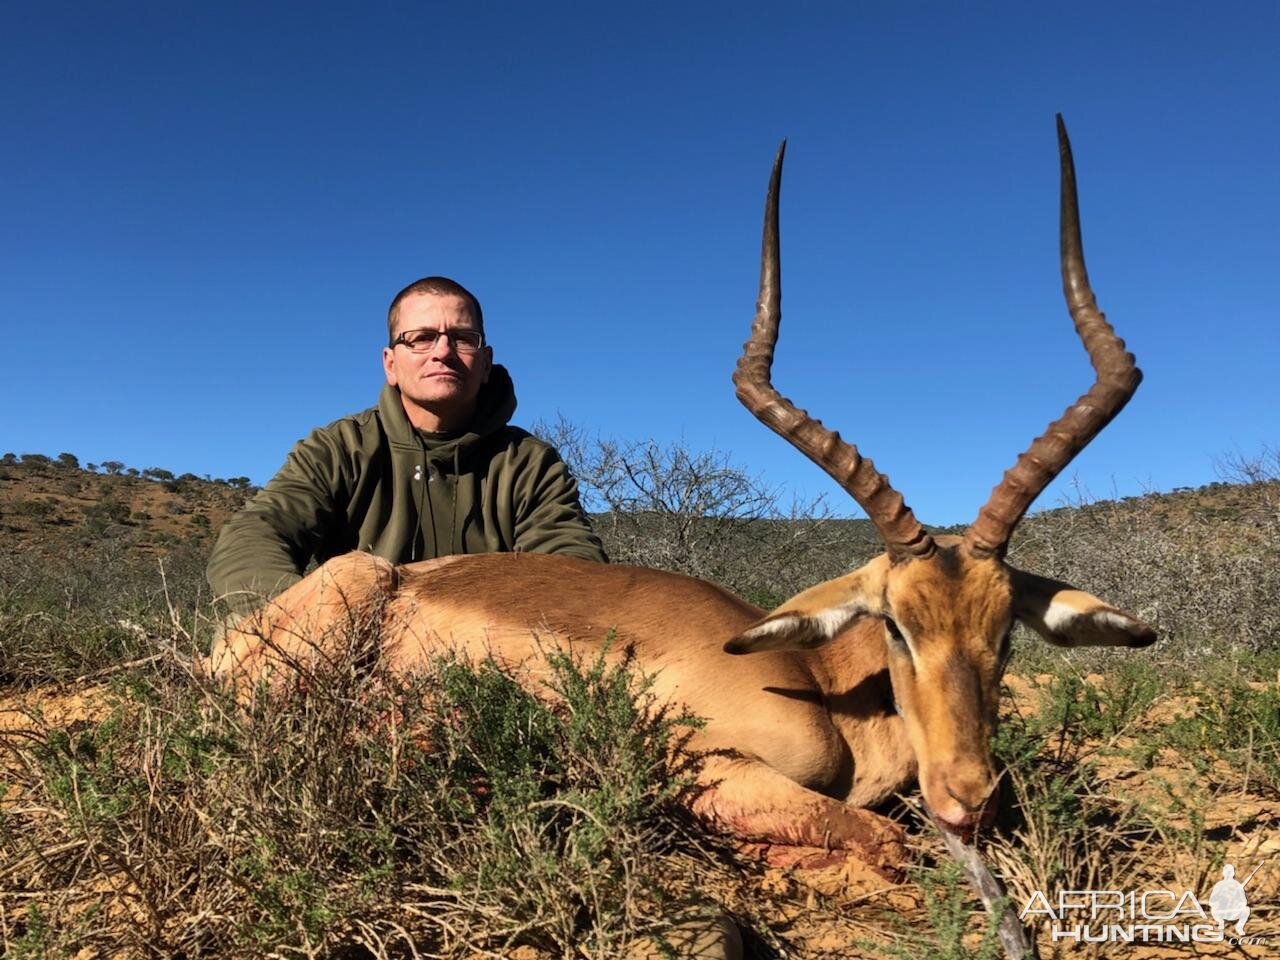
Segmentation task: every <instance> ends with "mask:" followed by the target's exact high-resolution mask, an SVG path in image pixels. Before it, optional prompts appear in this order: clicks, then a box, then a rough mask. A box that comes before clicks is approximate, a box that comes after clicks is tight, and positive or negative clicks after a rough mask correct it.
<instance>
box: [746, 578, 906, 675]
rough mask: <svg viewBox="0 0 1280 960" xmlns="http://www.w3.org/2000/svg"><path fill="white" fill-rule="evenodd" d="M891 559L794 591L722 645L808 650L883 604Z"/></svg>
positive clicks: (748, 649) (749, 650) (751, 650)
mask: <svg viewBox="0 0 1280 960" xmlns="http://www.w3.org/2000/svg"><path fill="white" fill-rule="evenodd" d="M888 569H889V558H888V557H886V556H883V555H882V556H879V557H876V558H875V559H874V560H872V561H871V562H870V563H868V564H867V565H866V566H864V567H860V568H859V569H857V570H855V571H854V572H853V573H850V574H846V575H845V576H843V577H839V578H837V579H835V580H828V581H826V582H825V583H820V584H818V585H817V586H816V587H810V588H809V589H808V590H806V591H804V593H799V594H796V595H795V596H794V597H792V598H791V599H790V600H788V601H787V602H786V603H784V604H783V605H782V606H780V607H778V609H776V610H774V611H773V612H772V613H771V614H769V615H768V616H767V617H765V618H764V619H763V620H760V621H759V622H757V623H755V624H753V625H752V626H750V627H748V628H747V629H746V630H743V631H742V633H740V634H738V635H737V636H736V637H734V638H733V639H732V640H730V641H729V642H728V643H726V644H725V645H724V650H725V653H759V652H761V651H763V650H812V649H813V648H814V647H820V646H822V645H823V644H824V643H827V642H828V641H830V640H832V639H833V638H834V637H835V636H836V635H837V634H838V633H840V631H841V630H843V629H845V627H847V626H849V624H851V623H853V621H854V620H857V619H858V617H862V616H866V615H867V614H879V613H881V612H882V611H883V609H884V599H883V597H884V582H885V575H886V573H887V572H888Z"/></svg>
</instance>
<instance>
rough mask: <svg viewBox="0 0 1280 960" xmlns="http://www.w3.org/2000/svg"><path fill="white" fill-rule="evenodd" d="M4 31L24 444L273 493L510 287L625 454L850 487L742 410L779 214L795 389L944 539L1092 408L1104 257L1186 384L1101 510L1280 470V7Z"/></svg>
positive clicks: (504, 349) (532, 395)
mask: <svg viewBox="0 0 1280 960" xmlns="http://www.w3.org/2000/svg"><path fill="white" fill-rule="evenodd" d="M3 20H4V23H3V26H2V27H0V130H2V131H3V132H2V134H0V210H2V214H0V324H2V326H3V332H4V341H5V346H4V348H3V351H2V352H0V411H3V412H2V413H0V451H6V450H12V451H14V452H18V453H24V452H40V453H46V454H50V455H54V454H57V453H59V452H62V451H64V450H65V451H70V452H72V453H76V454H77V455H79V456H80V458H81V460H82V461H95V462H101V461H102V460H110V459H115V460H122V461H125V462H126V463H128V464H130V465H132V466H136V467H140V468H142V467H149V466H159V467H165V468H167V469H170V470H174V471H175V472H179V473H181V472H186V471H190V472H193V473H197V474H206V473H208V474H212V475H214V476H239V475H245V476H248V477H250V478H251V479H252V480H254V481H255V482H258V483H262V482H265V481H266V480H267V479H268V478H269V477H270V476H271V474H272V473H273V472H274V471H275V470H276V468H277V467H278V466H279V465H280V463H281V462H283V460H284V457H285V454H286V453H287V451H288V449H289V447H290V446H291V445H292V444H293V442H294V441H296V440H297V439H299V438H300V437H302V436H304V435H305V434H306V433H307V432H308V431H309V430H311V429H312V428H313V427H316V426H318V425H321V424H324V423H327V422H329V421H331V420H333V419H336V418H338V417H340V416H342V415H344V414H347V413H351V412H354V411H356V410H360V409H363V408H365V407H368V406H370V405H371V404H372V403H373V402H374V401H375V399H376V395H377V392H378V389H379V387H380V384H381V382H382V371H381V365H380V359H379V351H380V348H381V346H382V345H383V343H384V342H385V326H384V323H385V311H386V306H387V303H388V301H389V300H390V298H391V296H392V294H394V293H395V291H396V290H398V289H399V288H400V287H401V286H403V285H404V284H405V283H407V282H408V281H410V280H412V279H415V278H417V277H419V276H423V275H426V274H433V273H434V274H445V275H448V276H451V277H454V278H455V279H457V280H459V281H460V282H462V283H463V284H465V285H466V286H468V287H470V288H471V289H472V290H474V291H475V292H476V294H477V295H478V296H479V297H480V299H481V301H482V302H483V303H484V306H485V314H486V321H487V324H486V325H487V328H488V332H489V335H490V340H491V342H492V343H493V345H494V348H495V351H496V354H497V359H498V360H499V361H500V362H503V363H505V364H507V366H508V367H509V369H510V370H511V371H512V374H513V376H514V378H515V381H516V388H517V395H518V397H519V404H520V406H519V410H518V411H517V415H516V422H518V423H522V424H526V425H527V424H528V423H530V422H532V421H534V420H535V419H538V418H550V417H554V416H555V414H556V413H557V412H560V413H563V414H564V415H565V416H567V417H569V418H570V419H572V420H574V421H576V422H577V423H579V424H581V425H582V426H584V427H586V428H588V429H589V430H592V431H598V432H600V433H601V434H603V435H605V436H608V437H613V438H617V439H627V438H636V439H639V438H648V437H654V438H657V439H659V440H663V441H670V440H681V439H682V440H683V441H684V442H686V443H687V444H689V445H690V446H691V447H693V448H695V449H705V448H708V447H713V446H714V447H717V448H720V449H723V450H727V451H729V452H730V453H731V454H732V456H733V457H734V458H735V459H736V460H737V461H738V462H739V463H741V464H743V465H747V466H750V467H751V468H752V469H754V470H758V471H760V472H762V473H763V474H764V475H765V477H766V478H767V479H768V480H769V481H771V482H773V483H775V484H779V485H782V486H783V487H784V489H785V490H786V491H788V492H794V493H797V494H799V495H802V496H808V495H814V494H818V493H822V492H828V493H829V499H830V502H831V503H832V505H833V506H835V507H836V508H837V509H838V510H840V511H841V512H846V511H848V512H851V513H857V511H856V508H854V507H853V505H852V504H851V502H849V501H848V500H847V498H846V497H845V496H844V495H843V494H842V493H840V492H839V491H838V489H837V488H836V487H835V485H834V484H832V483H831V482H830V481H828V480H827V479H826V478H825V476H824V475H822V474H821V472H820V471H819V470H818V469H817V468H816V467H814V466H812V465H811V464H810V463H809V462H808V461H807V460H805V459H804V458H803V457H802V456H800V455H799V454H798V453H795V452H794V451H793V450H791V449H790V448H789V447H787V446H786V444H785V443H783V442H782V441H781V440H779V439H777V438H776V437H774V436H773V434H771V433H769V432H768V431H767V430H766V429H765V428H764V427H762V426H760V425H759V424H758V423H757V422H756V421H755V420H754V418H752V417H751V416H750V415H749V414H748V413H747V412H746V411H745V410H743V409H742V408H741V407H740V406H739V405H738V403H737V401H736V400H735V399H734V397H733V393H732V388H731V385H730V382H729V375H730V373H731V371H732V368H733V365H734V362H735V359H736V356H737V352H738V350H739V349H740V346H741V343H742V341H743V339H744V338H745V336H746V334H747V330H748V327H749V325H750V320H751V316H752V312H753V305H754V300H755V295H756V281H757V271H758V264H759V231H760V214H761V209H762V204H763V198H764V191H765V186H766V183H767V179H768V173H769V165H770V163H771V161H772V158H773V153H774V150H775V149H776V147H777V144H778V141H779V140H780V139H781V138H782V137H784V136H785V137H787V138H789V148H788V160H787V163H788V166H787V171H786V177H785V181H784V186H783V205H782V241H783V274H784V278H785V284H784V300H783V308H784V318H785V322H784V324H783V330H782V337H781V342H780V347H779V354H778V361H777V364H776V368H775V376H774V382H775V384H776V385H777V386H778V387H779V388H780V389H781V390H782V391H783V392H784V393H786V394H787V395H789V396H790V397H792V398H793V399H794V400H795V401H796V402H797V403H798V404H800V405H801V406H803V407H806V408H807V409H809V410H811V411H812V412H814V413H815V414H816V415H818V416H820V417H821V418H822V419H823V420H824V421H825V422H826V423H827V424H828V425H830V426H833V427H836V428H838V429H839V430H840V431H841V432H842V433H843V434H844V435H845V436H846V437H849V438H851V439H853V440H855V441H856V442H857V443H858V444H859V446H860V447H861V448H862V451H863V453H864V454H865V455H867V456H870V457H872V458H874V459H875V461H876V463H877V465H878V466H880V467H881V468H882V469H883V470H885V471H886V472H887V473H888V474H889V475H890V476H891V477H892V478H893V480H894V483H895V485H896V486H898V487H899V489H901V490H902V491H903V492H904V493H905V494H906V496H907V499H908V502H909V503H911V505H912V506H913V507H914V508H915V509H916V512H917V514H918V515H919V516H920V517H921V519H924V520H926V521H929V522H937V523H950V522H960V521H966V520H968V519H970V518H971V517H972V515H973V514H974V513H975V512H976V510H977V507H978V506H979V505H980V504H981V502H982V501H983V500H984V499H985V498H986V496H987V494H988V492H989V491H990V489H991V487H992V485H993V484H994V483H995V482H996V481H997V480H998V479H999V476H1000V473H1001V472H1002V471H1003V470H1004V469H1005V468H1006V467H1008V466H1009V465H1010V464H1011V463H1012V462H1013V460H1014V458H1015V457H1016V456H1017V454H1018V453H1019V452H1020V451H1021V450H1022V449H1024V448H1025V447H1026V446H1027V445H1028V444H1029V442H1030V441H1031V439H1032V437H1033V436H1035V435H1036V434H1038V433H1039V432H1040V431H1041V430H1042V429H1043V428H1044V426H1045V425H1046V424H1047V423H1048V422H1049V421H1050V420H1051V419H1052V418H1054V417H1056V416H1057V415H1058V414H1059V413H1060V412H1061V411H1062V409H1063V408H1064V407H1065V406H1066V405H1067V403H1068V402H1070V401H1071V400H1073V399H1074V398H1075V397H1076V396H1078V395H1079V394H1080V393H1082V392H1083V391H1084V390H1085V389H1086V388H1087V387H1088V385H1089V383H1090V382H1091V371H1090V369H1089V366H1088V363H1087V360H1086V357H1085V354H1084V351H1083V349H1082V348H1081V346H1080V345H1079V343H1078V341H1076V340H1075V338H1074V334H1073V332H1072V328H1071V323H1070V320H1069V318H1068V316H1067V313H1066V310H1065V308H1064V306H1063V303H1062V298H1061V287H1060V282H1059V279H1058V274H1057V176H1058V171H1057V148H1056V145H1055V141H1054V127H1053V116H1054V113H1055V112H1056V111H1061V112H1062V113H1063V114H1064V115H1065V117H1066V120H1067V122H1068V125H1069V128H1070V131H1071V134H1072V139H1073V143H1074V147H1075V152H1076V162H1077V165H1078V170H1079V182H1080V194H1081V205H1082V216H1083V224H1084V236H1085V246H1086V253H1087V255H1088V264H1089V269H1090V275H1091V277H1092V279H1093V285H1094V288H1095V290H1096V292H1097V294H1098V297H1099V300H1100V302H1101V305H1102V307H1103V309H1104V310H1105V311H1106V312H1107V314H1108V316H1109V318H1110V319H1111V320H1112V322H1113V323H1114V324H1115V325H1116V328H1117V329H1118V331H1119V332H1120V334H1121V335H1122V336H1123V337H1125V338H1126V339H1127V341H1128V343H1129V345H1130V347H1131V349H1133V351H1134V352H1135V353H1136V354H1137V357H1138V362H1139V365H1140V366H1141V367H1142V368H1143V370H1144V371H1145V373H1146V382H1145V383H1144V384H1143V386H1142V388H1141V389H1140V390H1139V392H1138V395H1137V397H1136V398H1135V399H1134V400H1133V402H1132V403H1131V404H1130V405H1129V407H1128V409H1127V410H1126V411H1125V412H1124V413H1122V414H1121V416H1120V417H1119V419H1117V420H1116V422H1115V423H1114V424H1113V425H1112V426H1111V427H1110V428H1109V429H1108V430H1107V431H1106V432H1104V433H1103V434H1102V435H1101V436H1100V437H1099V438H1098V439H1097V440H1096V441H1094V443H1093V444H1092V445H1091V446H1090V447H1089V448H1088V449H1087V450H1086V451H1085V452H1084V453H1083V454H1081V456H1080V457H1079V458H1078V459H1077V460H1076V461H1075V462H1074V463H1073V464H1072V465H1071V466H1070V467H1069V468H1068V470H1067V473H1066V475H1065V477H1064V479H1060V480H1059V481H1058V482H1057V483H1056V484H1055V485H1054V486H1053V487H1051V488H1050V489H1049V490H1048V491H1047V492H1046V493H1045V494H1044V495H1043V496H1042V497H1041V500H1040V501H1039V503H1038V506H1041V507H1044V506H1052V505H1054V503H1055V502H1056V501H1058V500H1059V499H1060V497H1061V494H1062V491H1063V490H1064V489H1065V483H1066V482H1067V481H1069V480H1070V479H1072V478H1078V480H1079V482H1080V483H1082V484H1084V485H1085V486H1086V487H1088V488H1089V489H1091V490H1092V491H1093V492H1094V493H1096V494H1099V495H1103V494H1106V495H1109V494H1111V493H1112V492H1117V493H1120V494H1131V493H1137V492H1141V490H1143V489H1146V488H1155V489H1169V488H1171V487H1174V486H1179V485H1195V484H1200V483H1205V482H1208V481H1210V480H1213V479H1215V470H1214V461H1215V458H1217V457H1219V456H1221V455H1222V454H1226V453H1230V452H1232V451H1235V450H1240V451H1243V452H1245V453H1250V452H1256V451H1258V450H1259V449H1260V448H1261V447H1262V445H1263V444H1272V445H1274V444H1275V443H1276V442H1277V440H1280V436H1278V434H1280V431H1278V430H1277V422H1278V419H1280V387H1278V386H1277V382H1276V375H1277V369H1278V367H1280V364H1278V362H1277V361H1278V360H1280V349H1278V347H1280V338H1278V337H1277V311H1278V310H1280V266H1278V264H1280V239H1278V237H1280V107H1278V105H1280V3H1276V2H1275V0H1268V2H1253V3H1231V2H1227V3H1215V4H1208V3H1202V2H1195V3H1191V2H1160V3H1152V2H1137V3H1116V2H1109V3H1105V4H1101V3H1076V4H1053V5H1051V4H1039V3H1012V2H1010V3H910V2H880V3H806V2H800V3H786V4H778V3H767V4H766V3H758V4H757V3H748V2H736V3H683V4H674V3H672V4H663V3H656V4H638V3H637V4H614V3H596V4H588V3H578V4H561V3H556V2H543V3H536V4H535V3H520V4H517V3H508V4H496V3H468V4H460V3H459V4H448V5H445V4H435V3H432V4H385V3H373V4H365V5H362V9H360V10H359V11H357V8H356V5H354V4H352V5H325V4H318V3H315V4H303V3H297V4H272V3H253V4H247V3H246V4H237V3H216V4H194V3H171V2H163V3H161V2H155V3H148V4H136V3H128V2H126V3H120V4H90V3H77V4H70V5H67V4H60V3H41V4H19V5H11V6H10V7H9V9H8V10H7V11H6V13H5V16H4V18H3Z"/></svg>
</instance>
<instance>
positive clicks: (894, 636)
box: [884, 617, 907, 650]
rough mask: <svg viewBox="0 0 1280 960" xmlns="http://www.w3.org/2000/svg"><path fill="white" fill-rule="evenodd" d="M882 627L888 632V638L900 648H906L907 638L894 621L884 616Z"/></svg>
mask: <svg viewBox="0 0 1280 960" xmlns="http://www.w3.org/2000/svg"><path fill="white" fill-rule="evenodd" d="M884 628H885V631H886V632H887V633H888V634H889V639H890V640H892V641H893V642H894V643H895V644H897V645H898V646H899V647H901V648H902V649H904V650H905V649H907V638H906V637H904V636H903V635H902V631H901V630H899V629H898V625H897V624H896V623H894V622H893V621H892V620H890V619H888V618H887V617H886V618H885V621H884Z"/></svg>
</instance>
